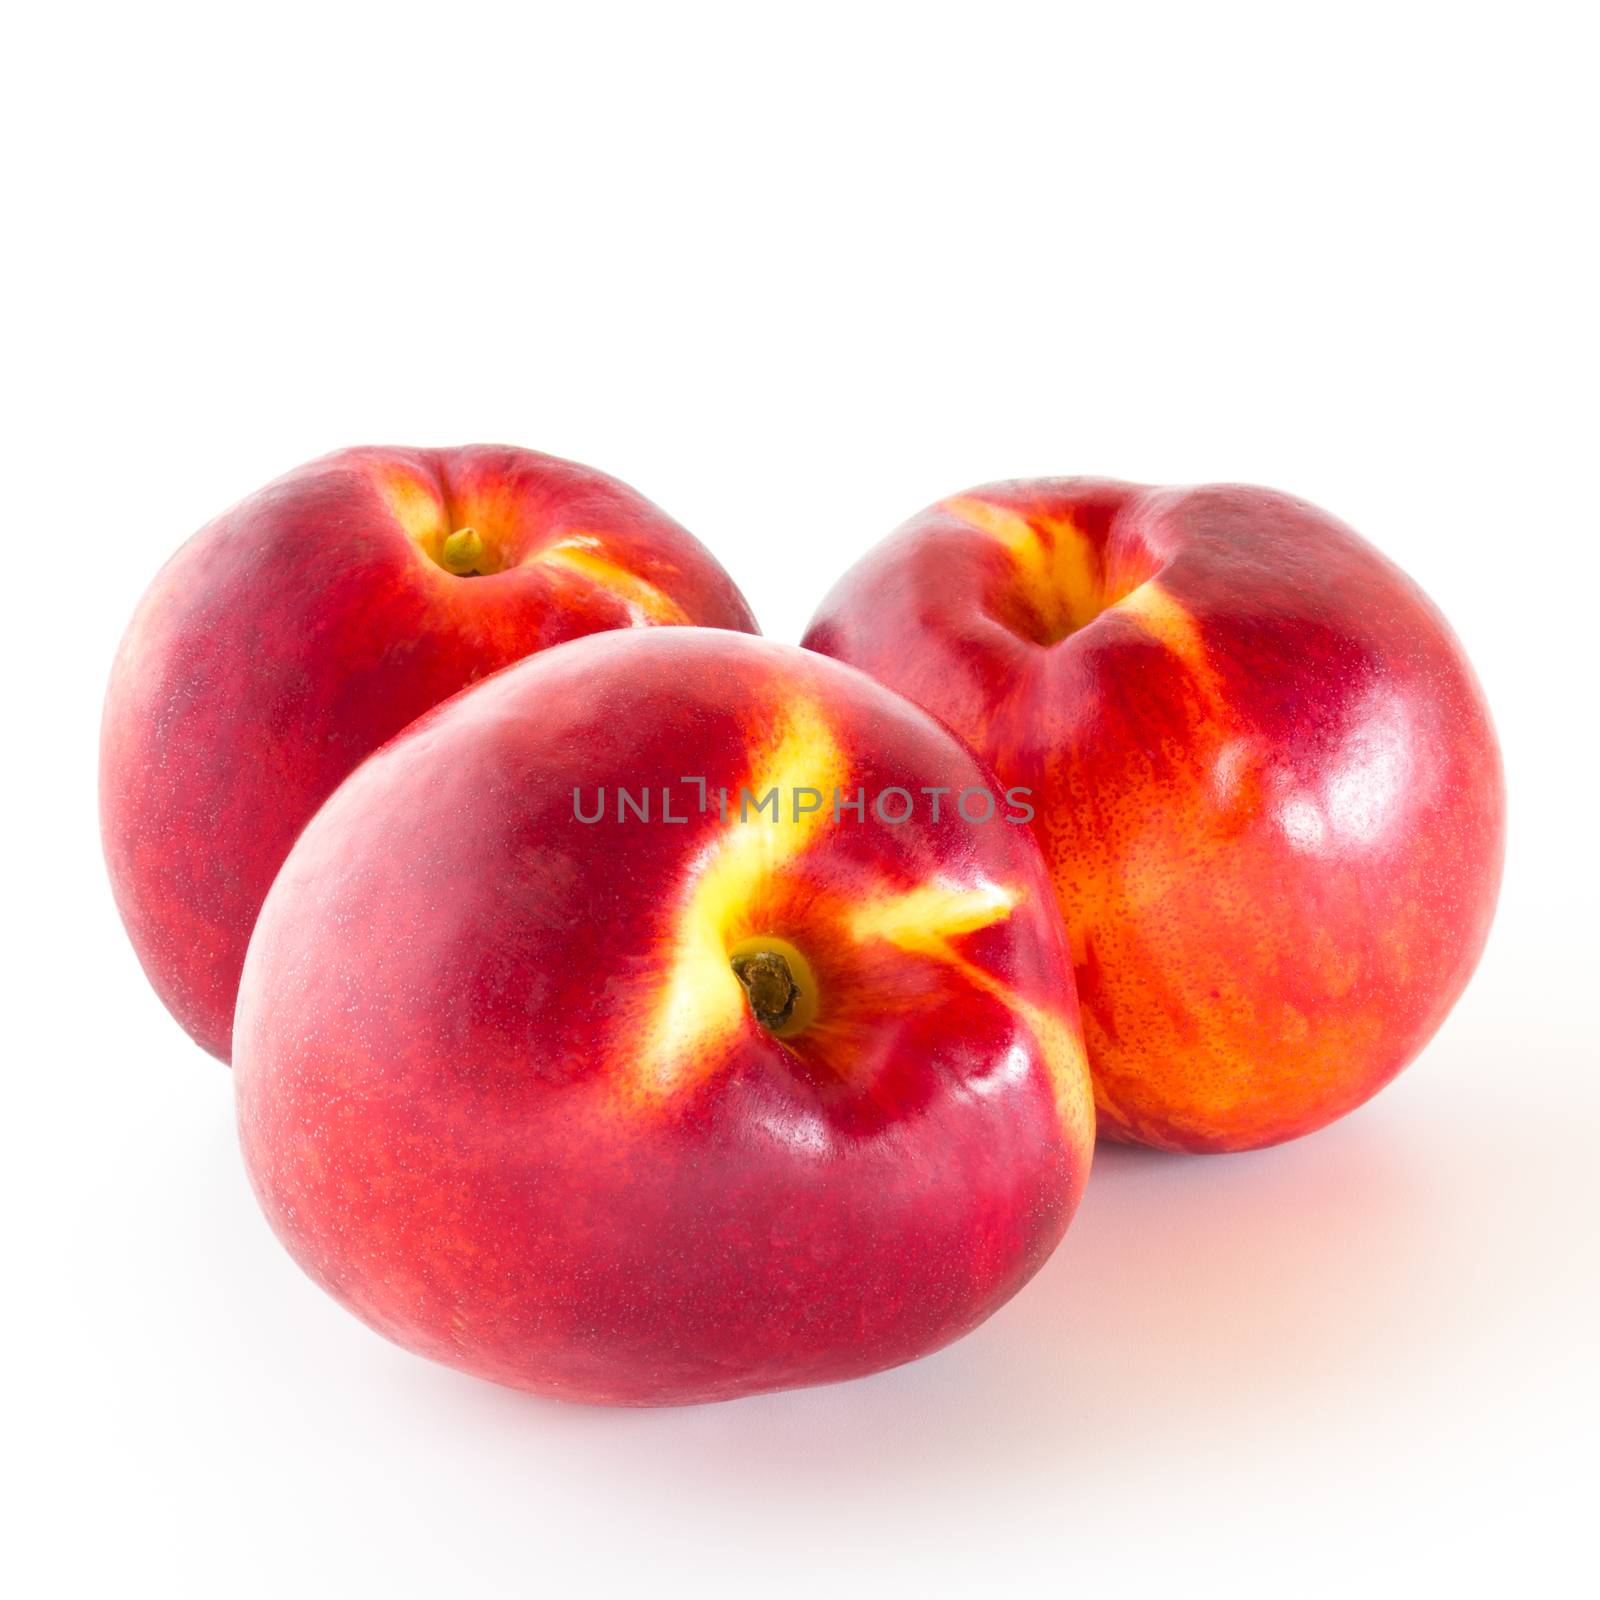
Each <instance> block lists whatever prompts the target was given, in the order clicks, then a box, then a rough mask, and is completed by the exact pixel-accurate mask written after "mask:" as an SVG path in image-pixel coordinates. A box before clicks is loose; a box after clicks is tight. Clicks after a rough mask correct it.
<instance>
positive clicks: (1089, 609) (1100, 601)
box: [944, 495, 1154, 649]
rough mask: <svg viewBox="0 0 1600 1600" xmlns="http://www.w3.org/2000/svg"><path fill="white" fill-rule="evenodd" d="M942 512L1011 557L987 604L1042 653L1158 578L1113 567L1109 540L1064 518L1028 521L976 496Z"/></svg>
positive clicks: (1136, 568)
mask: <svg viewBox="0 0 1600 1600" xmlns="http://www.w3.org/2000/svg"><path fill="white" fill-rule="evenodd" d="M944 509H945V510H946V511H947V512H949V513H950V514H951V515H952V516H955V517H957V518H959V519H960V520H961V521H962V522H964V523H966V524H967V525H968V526H969V527H971V528H975V529H977V530H978V531H979V532H980V533H984V534H987V535H988V536H989V537H990V538H991V539H993V540H994V541H995V543H996V544H997V545H998V546H999V547H1000V548H1001V549H1002V550H1004V551H1005V553H1006V555H1007V557H1008V558H1009V562H1008V570H1007V573H1006V577H1005V579H1004V581H1002V582H1001V583H999V584H998V585H997V586H996V587H995V589H994V590H993V592H992V593H991V594H990V595H989V596H988V597H987V598H988V610H989V613H990V615H991V616H993V617H994V619H995V620H996V621H997V622H999V623H1000V624H1001V625H1002V626H1003V627H1005V628H1007V629H1009V630H1010V631H1011V632H1012V633H1014V634H1016V635H1017V637H1018V638H1020V639H1025V640H1027V641H1028V642H1029V643H1030V644H1036V645H1039V646H1041V647H1042V648H1046V649H1048V648H1049V647H1050V646H1051V645H1056V644H1060V643H1061V641H1062V640H1063V639H1067V638H1070V637H1071V636H1072V635H1073V634H1075V633H1077V632H1078V631H1079V629H1081V628H1086V627H1087V626H1088V625H1089V624H1090V623H1091V622H1093V621H1094V619H1095V618H1096V617H1098V616H1099V615H1100V614H1101V613H1102V612H1104V611H1108V610H1110V608H1111V607H1112V606H1114V605H1117V604H1118V603H1119V602H1121V601H1123V600H1125V599H1126V598H1127V597H1128V596H1129V595H1131V594H1133V593H1134V592H1135V591H1136V590H1137V589H1138V588H1139V587H1140V586H1141V585H1142V584H1143V583H1144V582H1145V581H1146V580H1147V579H1148V578H1150V577H1151V576H1152V574H1153V572H1154V566H1153V565H1145V564H1143V563H1137V564H1131V563H1126V562H1124V563H1122V564H1121V565H1116V564H1113V563H1111V562H1110V561H1108V559H1107V551H1106V546H1105V541H1104V539H1103V537H1101V538H1097V537H1095V536H1094V535H1093V534H1091V533H1090V532H1089V531H1088V529H1087V528H1085V527H1083V526H1081V525H1080V524H1079V522H1078V521H1076V520H1075V519H1074V518H1073V517H1072V516H1071V515H1069V514H1066V513H1045V512H1042V511H1034V512H1031V513H1027V514H1025V513H1023V512H1021V511H1018V510H1015V509H1014V508H1012V507H1010V506H1004V505H996V504H995V503H994V502H993V501H991V500H984V499H982V498H980V497H978V496H976V495H958V496H956V497H955V498H954V499H952V500H947V501H945V503H944Z"/></svg>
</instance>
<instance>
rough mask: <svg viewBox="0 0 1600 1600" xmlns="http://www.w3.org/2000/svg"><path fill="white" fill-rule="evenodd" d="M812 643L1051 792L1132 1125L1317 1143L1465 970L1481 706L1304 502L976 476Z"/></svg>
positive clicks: (1441, 637) (1111, 1109) (1095, 1026)
mask: <svg viewBox="0 0 1600 1600" xmlns="http://www.w3.org/2000/svg"><path fill="white" fill-rule="evenodd" d="M805 643H806V644H807V645H809V646H810V647H811V648H812V649H815V650H821V651H825V652H827V653H828V654H829V655H833V656H837V657H839V658H840V659H841V660H845V661H849V662H852V663H854V664H855V665H856V666H859V667H862V668H865V669H866V670H867V671H868V672H871V673H872V674H873V675H874V676H876V677H878V678H879V679H881V680H882V681H883V682H884V683H887V684H889V685H891V686H892V687H893V688H895V689H898V690H899V691H900V692H901V693H903V694H905V695H908V696H909V697H910V698H911V699H913V700H915V701H916V702H917V703H918V704H919V705H922V706H925V707H927V708H928V709H929V710H930V711H932V712H934V713H935V714H936V715H938V716H939V717H941V718H942V719H943V720H944V721H945V722H946V723H947V724H948V725H949V726H950V727H951V728H953V729H954V730H955V731H956V732H957V733H958V734H960V735H961V737H962V738H964V739H965V740H966V741H967V742H968V743H969V744H970V745H971V746H972V748H973V749H974V750H976V751H978V752H979V753H980V754H981V755H983V756H984V757H985V758H986V759H987V760H989V761H991V762H992V763H993V764H994V767H995V769H996V770H997V772H998V773H999V775H1000V777H1001V778H1002V780H1004V781H1005V782H1006V783H1011V784H1021V785H1026V786H1028V787H1029V788H1031V789H1032V790H1033V791H1034V798H1033V801H1032V803H1033V805H1034V807H1035V808H1036V813H1037V815H1036V818H1035V823H1034V826H1035V828H1036V831H1037V833H1038V836H1039V840H1040V843H1041V844H1042V845H1043V847H1044V852H1045V856H1046V858H1047V860H1048V861H1049V863H1050V868H1051V871H1052V874H1053V876H1054V879H1055V885H1056V890H1057V893H1058V895H1059V897H1060V903H1061V908H1062V911H1063V913H1064V915H1065V917H1066V919H1067V924H1068V928H1069V931H1070V934H1071V938H1072V947H1073V954H1074V958H1075V962H1076V967H1077V979H1078V993H1079V998H1080V1001H1081V1003H1082V1006H1083V1017H1084V1030H1085V1035H1086V1038H1087V1042H1088V1046H1089V1059H1090V1065H1091V1067H1092V1069H1093V1072H1094V1080H1095V1091H1096V1099H1097V1102H1098V1106H1099V1117H1100V1127H1101V1130H1102V1131H1103V1132H1105V1133H1107V1134H1108V1135H1109V1136H1111V1137H1113V1138H1119V1139H1130V1140H1140V1141H1143V1142H1145V1143H1148V1144H1154V1145H1162V1146H1166V1147H1169V1148H1172V1149H1180V1150H1239V1149H1246V1148H1249V1147H1251V1146H1255V1145H1264V1144H1271V1143H1274V1142H1275V1141H1278V1140H1282V1139H1290V1138H1293V1137H1295V1136H1296V1135H1297V1134H1303V1133H1307V1132H1309V1131H1310V1130H1312V1129H1313V1128H1318V1127H1321V1126H1322V1125H1323V1124H1324V1123H1327V1122H1330V1121H1332V1120H1333V1119H1334V1118H1335V1117H1338V1116H1340V1115H1342V1114H1343V1113H1345V1112H1347V1111H1349V1110H1350V1109H1351V1108H1352V1107H1354V1106H1357V1105H1359V1104H1360V1103H1361V1102H1362V1101H1363V1100H1365V1099H1366V1098H1367V1097H1368V1096H1369V1095H1371V1094H1373V1093H1374V1092H1375V1091H1376V1090H1377V1089H1379V1088H1381V1087H1382V1086H1383V1085H1384V1084H1385V1083H1387V1082H1388V1081H1389V1080H1390V1079H1391V1078H1392V1077H1393V1076H1394V1075H1395V1073H1397V1072H1398V1071H1399V1070H1400V1069H1401V1068H1402V1067H1403V1066H1404V1065H1405V1064H1406V1063H1407V1062H1408V1061H1410V1060H1411V1059H1412V1057H1413V1056H1415V1055H1416V1053H1417V1052H1418V1051H1419V1050H1420V1049H1421V1048H1422V1046H1423V1045H1424V1044H1425V1043H1426V1042H1427V1040H1428V1039H1429V1038H1430V1037H1431V1035H1432V1034H1433V1032H1434V1030H1435V1029H1436V1028H1437V1027H1438V1026H1439V1024H1440V1022H1441V1021H1442V1020H1443V1018H1444V1016H1445V1013H1446V1012H1447V1011H1448V1010H1449V1009H1450V1006H1451V1005H1452V1003H1453V1002H1454V1001H1455V999H1456V997H1457V996H1458V995H1459V994H1460V993H1461V990H1462V988H1463V987H1464V986H1465V984H1466V982H1467V979H1468V977H1469V976H1470V975H1471V972H1472V969H1473V967H1474V965H1475V964H1476V962H1477V959H1478V955H1479V953H1480V951H1481V950H1482V948H1483V944H1484V939H1485V937H1486V935H1487V933H1488V929H1489V921H1490V918H1491V916H1492V915H1493V911H1494V903H1495V896H1496V892H1497V890H1498V886H1499V882H1500V869H1501V858H1502V854H1503V849H1504V843H1503V841H1504V807H1505V802H1504V794H1503V789H1502V780H1501V769H1500V756H1499V751H1498V748H1497V745H1496V742H1495V736H1494V731H1493V729H1492V727H1491V725H1490V721H1489V713H1488V710H1487V708H1486V706H1485V704H1484V699H1483V695H1482V693H1481V692H1480V690H1479V688H1478V684H1477V681H1476V680H1475V678H1474V676H1473V673H1472V669H1471V667H1470V666H1469V665H1468V663H1467V659H1466V657H1465V655H1464V654H1463V653H1462V650H1461V647H1460V645H1459V644H1458V643H1457V642H1456V640H1455V638H1454V636H1453V635H1452V634H1451V632H1450V629H1449V627H1448V626H1447V625H1446V623H1445V620H1444V618H1443V617H1442V616H1440V614H1439V612H1438V611H1437V610H1436V609H1435V608H1434V607H1433V606H1432V605H1431V604H1430V603H1429V601H1428V600H1427V598H1426V596H1424V595H1423V594H1422V592H1421V591H1420V590H1419V589H1418V588H1417V586H1416V585H1415V584H1414V583H1412V582H1411V581H1410V579H1408V578H1407V577H1406V576H1405V574H1404V573H1402V572H1401V571H1399V569H1398V568H1396V567H1395V566H1393V565H1392V564H1391V563H1390V562H1388V561H1386V560H1385V559H1384V557H1383V556H1381V555H1380V554H1379V553H1378V552H1377V551H1376V550H1374V549H1373V548H1372V547H1371V546H1370V545H1369V544H1367V543H1366V542H1365V541H1364V540H1362V539H1361V538H1360V537H1359V536H1358V535H1356V534H1355V533H1353V532H1352V531H1351V530H1350V529H1349V528H1347V527H1345V526H1344V525H1343V524H1341V523H1339V522H1337V521H1335V520H1334V519H1333V518H1332V517H1330V516H1328V515H1326V514H1325V513H1324V512H1321V511H1318V510H1317V509H1316V508H1315V507H1313V506H1310V505H1307V504H1306V503H1305V502H1304V501H1301V500H1295V499H1292V498H1290V497H1289V496H1287V495H1282V494H1275V493H1272V492H1271V491H1269V490H1265V489H1253V488H1240V487H1230V486H1213V487H1208V488H1197V489H1149V488H1141V487H1139V486H1137V485H1133V484H1124V483H1111V482H1104V481H1097V480H1093V479H1082V478H1076V479H1075V478H1063V479H1040V480H1036V481H1023V482H1011V483H998V484H991V485H989V486H988V487H986V488H981V489H973V490H971V491H969V492H968V493H966V494H961V495H956V496H954V497H953V498H951V499H949V500H946V501H943V502H941V503H940V504H938V505H936V506H933V507H932V508H931V509H929V510H927V511H925V512H923V513H922V514H921V515H920V516H918V517H915V518H914V519H913V520H912V521H911V522H909V523H907V524H906V525H905V526H904V527H903V528H902V529H901V530H900V531H899V532H898V533H896V534H894V535H893V536H892V537H891V538H890V539H889V540H887V541H886V542H885V543H884V544H882V545H881V546H879V547H878V548H877V549H876V550H873V551H871V552H870V553H869V554H868V555H866V556H865V557H864V558H863V559H862V560H861V562H860V563H859V564H858V565H857V566H856V567H855V568H853V569H852V570H851V571H850V572H849V573H847V574H846V575H845V576H844V577H843V578H842V579H841V580H840V581H839V583H838V584H837V585H836V586H835V587H834V589H833V591H832V592H831V593H830V594H829V595H828V597H827V598H826V599H825V600H824V601H823V603H822V606H821V609H820V610H819V611H818V612H817V615H816V617H815V618H814V620H813V622H812V624H811V627H810V630H809V632H808V633H807V634H806V636H805Z"/></svg>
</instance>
